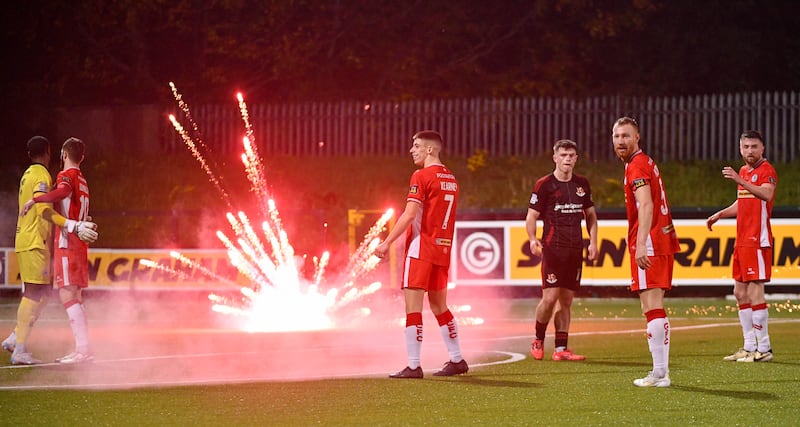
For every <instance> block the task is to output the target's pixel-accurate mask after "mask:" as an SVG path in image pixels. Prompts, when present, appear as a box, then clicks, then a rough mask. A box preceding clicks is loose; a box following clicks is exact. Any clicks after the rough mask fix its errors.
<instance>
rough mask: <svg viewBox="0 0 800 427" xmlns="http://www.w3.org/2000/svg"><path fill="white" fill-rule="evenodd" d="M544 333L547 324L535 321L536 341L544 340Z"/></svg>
mask: <svg viewBox="0 0 800 427" xmlns="http://www.w3.org/2000/svg"><path fill="white" fill-rule="evenodd" d="M545 333H547V323H546V322H545V323H542V322H540V321H538V320H537V321H536V339H537V340H544V336H545Z"/></svg>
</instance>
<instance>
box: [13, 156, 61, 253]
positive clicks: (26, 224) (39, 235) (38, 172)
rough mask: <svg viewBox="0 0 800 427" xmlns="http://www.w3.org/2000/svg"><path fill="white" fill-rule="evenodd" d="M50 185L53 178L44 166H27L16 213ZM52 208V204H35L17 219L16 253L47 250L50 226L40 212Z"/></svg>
mask: <svg viewBox="0 0 800 427" xmlns="http://www.w3.org/2000/svg"><path fill="white" fill-rule="evenodd" d="M52 185H53V178H52V177H51V176H50V172H49V171H48V170H47V168H46V167H45V166H44V165H42V164H40V163H34V164H32V165H30V166H28V169H26V170H25V173H24V174H22V180H20V183H19V208H18V210H17V213H19V212H20V211H21V210H22V205H23V204H25V202H27V201H28V200H30V199H32V198H33V197H34V196H38V195H39V194H44V193H47V192H48V191H50V188H51V187H52ZM52 206H53V204H52V203H37V204H36V205H34V208H33V209H31V210H30V211H28V213H27V214H25V216H22V217H17V235H16V239H15V242H14V246H15V251H16V252H24V251H29V250H32V249H48V248H49V247H50V243H51V240H52V237H51V233H52V231H51V230H52V224H50V223H49V222H48V221H46V220H45V219H44V218H42V215H41V212H42V210H44V209H45V208H47V207H50V208H52Z"/></svg>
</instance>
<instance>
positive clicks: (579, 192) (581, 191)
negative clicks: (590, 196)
mask: <svg viewBox="0 0 800 427" xmlns="http://www.w3.org/2000/svg"><path fill="white" fill-rule="evenodd" d="M575 194H577V195H578V197H583V196H585V195H586V191H585V190H584V189H583V187H578V188H576V189H575Z"/></svg>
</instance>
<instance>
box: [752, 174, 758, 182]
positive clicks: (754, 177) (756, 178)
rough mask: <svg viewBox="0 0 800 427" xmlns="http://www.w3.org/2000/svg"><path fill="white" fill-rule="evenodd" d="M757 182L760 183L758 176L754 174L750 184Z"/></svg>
mask: <svg viewBox="0 0 800 427" xmlns="http://www.w3.org/2000/svg"><path fill="white" fill-rule="evenodd" d="M756 181H758V174H753V176H751V177H750V182H756Z"/></svg>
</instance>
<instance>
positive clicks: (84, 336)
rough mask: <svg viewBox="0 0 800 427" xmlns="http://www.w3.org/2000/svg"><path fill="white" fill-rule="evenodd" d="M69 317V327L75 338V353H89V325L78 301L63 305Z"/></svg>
mask: <svg viewBox="0 0 800 427" xmlns="http://www.w3.org/2000/svg"><path fill="white" fill-rule="evenodd" d="M64 308H65V309H66V310H67V316H68V317H69V325H70V327H71V328H72V335H73V336H74V337H75V351H78V352H81V353H88V352H89V324H88V322H87V320H86V309H85V308H84V307H83V304H81V303H80V301H78V300H71V301H67V302H65V303H64Z"/></svg>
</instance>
